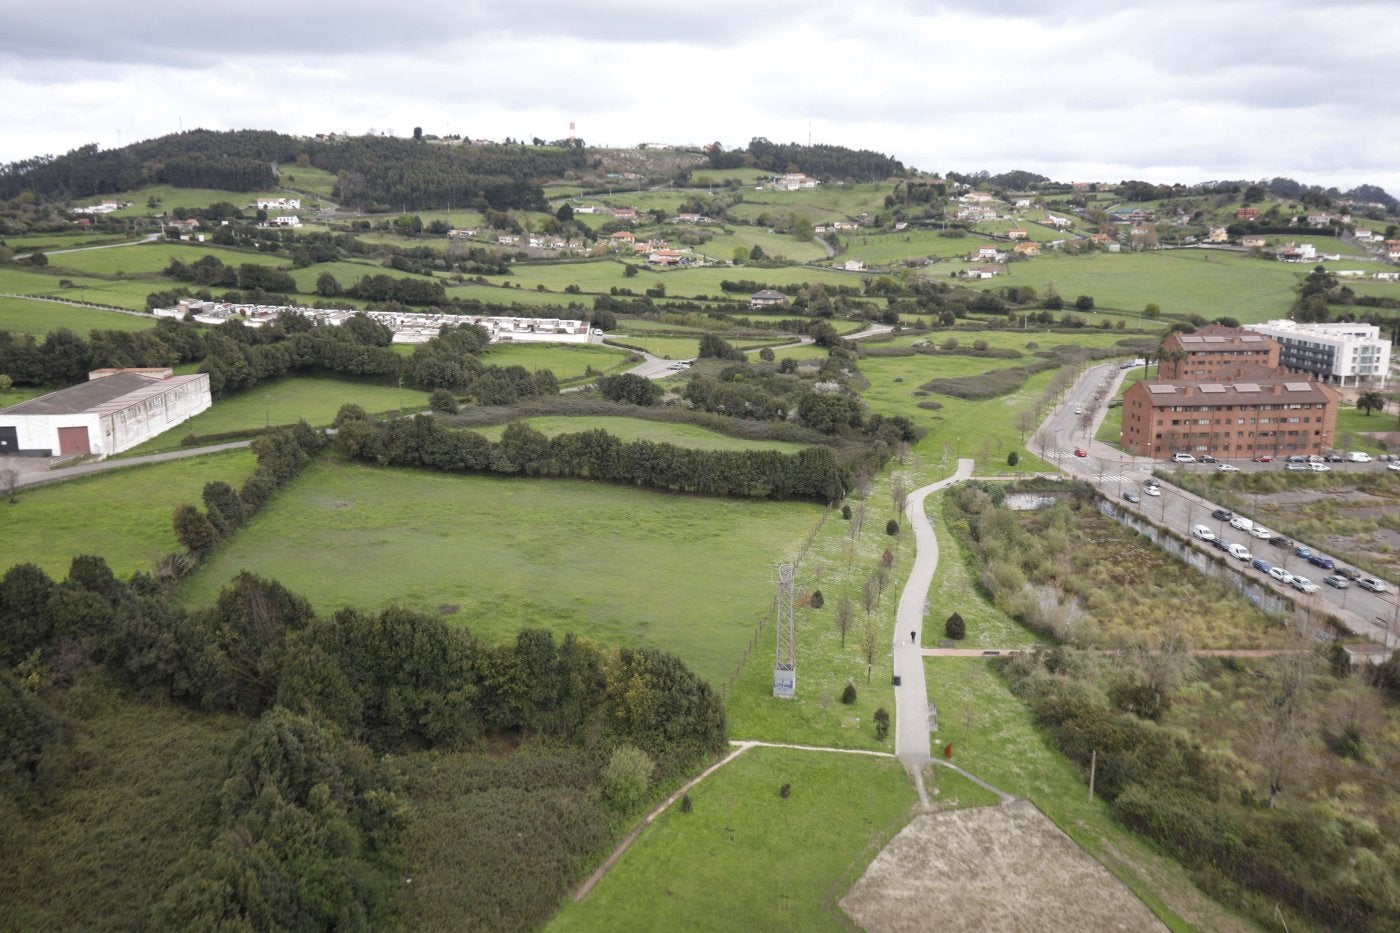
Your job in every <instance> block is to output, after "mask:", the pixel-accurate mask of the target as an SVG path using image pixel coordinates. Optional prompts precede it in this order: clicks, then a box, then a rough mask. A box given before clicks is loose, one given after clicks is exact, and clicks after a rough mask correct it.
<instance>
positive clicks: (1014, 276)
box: [979, 250, 1303, 324]
mask: <svg viewBox="0 0 1400 933" xmlns="http://www.w3.org/2000/svg"><path fill="white" fill-rule="evenodd" d="M1302 274H1303V272H1302V271H1300V270H1299V268H1298V267H1297V266H1292V265H1289V264H1288V263H1282V262H1273V261H1271V260H1264V259H1254V258H1252V257H1249V256H1245V255H1241V254H1236V253H1218V252H1212V251H1208V250H1162V251H1157V252H1146V253H1118V254H1114V253H1090V254H1086V255H1082V256H1069V255H1065V254H1062V253H1043V254H1041V256H1040V257H1039V258H1037V259H1033V260H1031V261H1030V262H1029V263H1025V264H1017V265H1012V266H1008V267H1007V274H1006V275H1004V276H998V277H997V278H995V279H990V280H987V282H988V283H993V284H984V285H983V286H979V287H983V288H984V289H985V288H993V289H995V288H1001V287H1004V286H1006V285H1031V286H1034V287H1036V288H1040V289H1043V288H1045V287H1047V286H1053V287H1054V288H1055V289H1056V290H1057V291H1058V292H1059V293H1060V294H1061V295H1064V296H1066V297H1072V296H1077V295H1091V296H1093V298H1094V301H1095V303H1096V305H1097V306H1098V307H1099V308H1100V309H1105V308H1107V309H1117V308H1121V309H1123V310H1126V311H1141V310H1142V309H1143V308H1144V307H1146V306H1147V304H1148V303H1155V304H1157V305H1158V306H1160V307H1161V309H1162V311H1163V312H1164V313H1167V314H1199V315H1201V316H1202V317H1205V318H1206V319H1207V320H1209V319H1212V318H1216V317H1219V316H1220V315H1222V314H1223V315H1229V316H1230V317H1233V318H1236V319H1238V320H1239V321H1240V322H1242V323H1245V324H1252V323H1257V322H1259V321H1265V320H1269V319H1272V318H1279V317H1285V316H1286V315H1287V312H1288V308H1289V306H1290V305H1292V303H1293V299H1294V297H1295V293H1294V291H1293V287H1294V286H1295V285H1296V284H1297V283H1298V279H1299V277H1300V276H1301V275H1302Z"/></svg>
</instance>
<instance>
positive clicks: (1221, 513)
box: [1210, 509, 1235, 522]
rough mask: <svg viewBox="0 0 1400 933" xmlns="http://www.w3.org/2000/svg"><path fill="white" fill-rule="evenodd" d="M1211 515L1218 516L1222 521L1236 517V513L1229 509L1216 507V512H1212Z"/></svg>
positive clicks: (1212, 516)
mask: <svg viewBox="0 0 1400 933" xmlns="http://www.w3.org/2000/svg"><path fill="white" fill-rule="evenodd" d="M1210 517H1211V518H1218V519H1220V520H1221V521H1222V522H1228V521H1229V520H1230V519H1232V518H1234V517H1235V513H1234V512H1231V511H1230V510H1229V509H1216V510H1215V511H1214V512H1211V513H1210Z"/></svg>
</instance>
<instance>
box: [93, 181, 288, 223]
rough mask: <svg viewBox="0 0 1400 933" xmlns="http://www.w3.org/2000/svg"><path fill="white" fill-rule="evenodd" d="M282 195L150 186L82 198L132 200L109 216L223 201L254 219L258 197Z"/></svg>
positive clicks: (139, 214) (141, 214)
mask: <svg viewBox="0 0 1400 933" xmlns="http://www.w3.org/2000/svg"><path fill="white" fill-rule="evenodd" d="M282 196H283V192H281V191H275V190H269V191H221V190H220V189H218V188H176V187H173V186H172V185H147V186H146V187H144V188H139V189H137V190H136V191H125V192H120V193H117V194H106V195H96V196H94V197H92V198H90V199H82V203H83V204H100V203H101V202H102V201H104V200H116V201H130V202H131V206H130V207H124V208H122V209H121V210H119V211H113V212H112V213H111V215H109V216H112V217H147V216H150V215H152V214H163V213H169V212H170V211H173V210H175V209H176V208H177V207H184V208H196V207H208V206H209V205H211V204H218V203H219V202H221V201H222V202H227V203H229V204H232V205H234V206H235V207H239V208H242V209H243V213H244V214H245V215H247V216H248V217H252V216H253V214H254V213H256V211H257V203H258V198H280V197H282ZM152 197H157V198H159V199H160V204H159V205H157V206H156V207H153V208H152V207H147V206H146V202H147V201H149V200H150V198H152Z"/></svg>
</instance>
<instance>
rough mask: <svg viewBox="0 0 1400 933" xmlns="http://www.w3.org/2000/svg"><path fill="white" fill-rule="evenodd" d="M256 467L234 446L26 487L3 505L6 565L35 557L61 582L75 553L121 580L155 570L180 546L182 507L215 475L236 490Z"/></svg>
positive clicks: (1, 542)
mask: <svg viewBox="0 0 1400 933" xmlns="http://www.w3.org/2000/svg"><path fill="white" fill-rule="evenodd" d="M177 430H178V429H177ZM253 467H254V462H253V454H252V451H249V450H231V451H224V452H222V453H216V454H204V455H201V456H198V457H190V458H186V459H181V460H171V461H168V462H165V463H154V464H141V465H135V466H130V467H125V468H120V469H113V470H110V471H103V472H100V473H95V474H92V475H90V476H83V477H79V478H77V479H71V480H68V481H66V482H63V483H57V484H55V485H52V486H41V487H38V488H35V489H28V490H21V491H20V493H19V501H18V502H17V503H15V504H13V505H0V567H5V568H8V567H11V566H13V565H15V564H18V563H23V562H25V561H29V562H32V563H35V564H38V565H39V566H40V567H42V568H43V569H44V570H45V571H46V572H47V573H48V574H49V575H50V576H52V577H54V578H55V579H61V578H63V577H65V576H67V574H68V564H69V562H70V561H71V560H72V559H73V557H74V556H75V555H78V554H95V555H97V556H99V557H103V558H105V559H106V561H107V563H108V564H110V565H111V567H112V570H113V572H114V573H116V574H117V576H119V577H126V576H129V575H130V574H131V573H133V572H134V571H137V570H150V569H151V568H152V567H153V566H154V565H155V564H156V562H157V561H159V560H160V559H161V558H162V557H164V556H165V555H166V554H169V553H170V552H171V551H174V550H176V547H177V545H176V541H175V531H174V528H173V526H172V525H171V519H172V517H173V515H174V512H175V506H177V505H179V504H180V503H182V502H193V503H198V502H199V501H200V493H201V491H202V490H203V489H204V484H205V483H208V482H211V481H213V480H223V481H225V482H227V483H228V484H229V485H231V486H233V487H234V488H235V489H236V488H238V487H239V486H241V485H242V483H243V480H245V479H246V478H247V477H248V476H249V475H250V474H251V473H252V472H253Z"/></svg>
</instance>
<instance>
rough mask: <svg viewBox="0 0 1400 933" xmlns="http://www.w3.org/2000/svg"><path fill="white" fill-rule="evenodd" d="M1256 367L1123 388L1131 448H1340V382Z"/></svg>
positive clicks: (1145, 453) (1164, 453)
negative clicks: (1221, 377) (1219, 376)
mask: <svg viewBox="0 0 1400 933" xmlns="http://www.w3.org/2000/svg"><path fill="white" fill-rule="evenodd" d="M1188 336H1189V335H1188ZM1271 342H1272V341H1271ZM1248 369H1249V370H1253V371H1254V372H1255V373H1258V375H1251V376H1249V377H1247V378H1246V377H1244V374H1243V373H1241V374H1240V376H1238V377H1236V378H1235V379H1234V380H1233V381H1230V382H1209V381H1196V380H1181V379H1170V378H1165V379H1164V378H1158V379H1144V380H1142V381H1141V382H1138V383H1136V384H1134V385H1133V386H1132V388H1130V389H1128V391H1127V392H1126V393H1125V394H1124V396H1123V435H1122V438H1123V448H1124V449H1125V450H1126V451H1128V452H1129V453H1131V454H1134V455H1135V456H1139V457H1153V458H1157V459H1162V458H1168V457H1171V455H1172V454H1176V453H1189V454H1193V455H1195V456H1197V457H1199V456H1201V455H1202V454H1212V455H1214V456H1216V457H1219V458H1221V459H1222V460H1225V459H1230V460H1241V459H1252V458H1254V457H1258V456H1262V455H1266V454H1267V455H1269V456H1275V457H1277V456H1288V455H1290V454H1318V453H1322V452H1323V451H1324V450H1330V449H1332V444H1333V442H1334V441H1335V438H1336V431H1337V405H1338V402H1339V400H1340V399H1341V395H1340V394H1339V393H1338V392H1337V390H1336V389H1333V388H1332V387H1331V386H1329V385H1326V384H1324V383H1318V382H1314V381H1312V380H1309V379H1305V378H1303V377H1301V376H1297V375H1291V374H1287V373H1267V372H1266V371H1262V370H1258V369H1255V368H1254V367H1249V368H1248Z"/></svg>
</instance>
